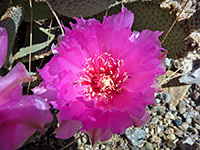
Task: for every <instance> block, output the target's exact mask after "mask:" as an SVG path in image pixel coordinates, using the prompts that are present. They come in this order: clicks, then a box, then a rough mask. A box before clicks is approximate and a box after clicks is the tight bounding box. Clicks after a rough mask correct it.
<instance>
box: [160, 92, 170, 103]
mask: <svg viewBox="0 0 200 150" xmlns="http://www.w3.org/2000/svg"><path fill="white" fill-rule="evenodd" d="M160 99H161V100H162V101H163V102H164V103H169V101H170V99H171V95H170V94H167V93H162V94H161V95H160Z"/></svg>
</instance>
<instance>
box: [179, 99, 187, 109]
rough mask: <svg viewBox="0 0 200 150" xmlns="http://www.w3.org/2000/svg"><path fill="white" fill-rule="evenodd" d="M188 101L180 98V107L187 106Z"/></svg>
mask: <svg viewBox="0 0 200 150" xmlns="http://www.w3.org/2000/svg"><path fill="white" fill-rule="evenodd" d="M186 105H187V103H186V102H185V101H184V100H180V102H179V104H178V108H181V107H186Z"/></svg>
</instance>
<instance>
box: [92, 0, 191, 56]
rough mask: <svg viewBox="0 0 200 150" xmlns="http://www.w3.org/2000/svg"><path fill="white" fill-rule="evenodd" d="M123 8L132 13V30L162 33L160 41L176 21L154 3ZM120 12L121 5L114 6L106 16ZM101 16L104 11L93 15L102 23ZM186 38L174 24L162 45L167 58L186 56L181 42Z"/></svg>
mask: <svg viewBox="0 0 200 150" xmlns="http://www.w3.org/2000/svg"><path fill="white" fill-rule="evenodd" d="M124 6H125V7H126V8H127V9H129V10H131V11H132V12H133V13H134V16H135V17H134V23H133V27H132V29H133V30H137V31H142V30H143V29H150V30H153V31H157V30H159V31H164V33H163V34H162V36H160V40H162V39H163V37H164V35H165V34H166V32H167V31H168V29H169V28H170V26H171V25H172V23H173V22H174V20H175V19H176V16H175V14H170V13H169V11H168V10H167V9H163V8H160V6H159V5H158V4H156V3H154V2H142V1H136V2H131V3H130V2H129V3H124ZM120 10H121V4H118V5H115V6H113V7H111V8H109V9H108V15H109V16H110V15H113V14H116V13H118V12H119V11H120ZM103 15H105V11H104V12H102V13H101V14H98V15H95V18H97V19H99V20H101V21H102V16H103ZM100 18H101V19H100ZM187 36H188V33H186V32H185V30H184V27H183V26H181V25H179V24H178V23H176V24H175V26H174V27H173V28H172V30H171V32H170V33H169V34H168V36H167V38H166V39H165V41H164V43H163V44H162V45H163V47H164V48H165V49H166V50H167V51H168V57H169V58H179V57H182V56H183V55H185V54H186V52H185V50H184V48H183V41H184V39H185V38H186V37H187Z"/></svg>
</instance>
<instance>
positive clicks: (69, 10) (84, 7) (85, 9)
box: [49, 0, 116, 17]
mask: <svg viewBox="0 0 200 150" xmlns="http://www.w3.org/2000/svg"><path fill="white" fill-rule="evenodd" d="M115 1H116V0H83V1H81V0H49V3H50V4H51V6H52V7H53V8H54V10H56V11H57V12H58V13H59V14H61V15H63V16H67V17H74V16H76V17H80V16H82V17H89V16H92V15H95V14H97V13H99V12H101V11H103V10H105V9H106V8H107V7H108V6H109V5H110V4H112V3H114V2H115Z"/></svg>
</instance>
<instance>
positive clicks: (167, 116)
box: [165, 112, 175, 120]
mask: <svg viewBox="0 0 200 150" xmlns="http://www.w3.org/2000/svg"><path fill="white" fill-rule="evenodd" d="M165 118H166V119H172V120H175V117H174V115H173V114H172V113H171V112H167V113H166V115H165Z"/></svg>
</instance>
